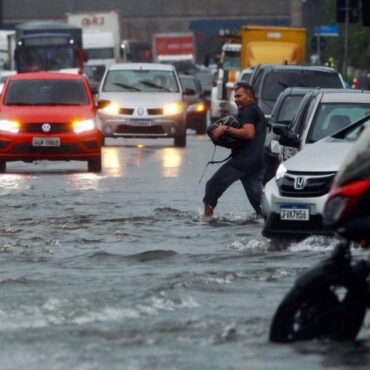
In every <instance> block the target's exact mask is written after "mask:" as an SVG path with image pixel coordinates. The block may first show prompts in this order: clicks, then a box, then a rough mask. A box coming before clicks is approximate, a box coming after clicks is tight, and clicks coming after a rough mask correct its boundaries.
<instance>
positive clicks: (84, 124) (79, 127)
mask: <svg viewBox="0 0 370 370" xmlns="http://www.w3.org/2000/svg"><path fill="white" fill-rule="evenodd" d="M95 127H96V124H95V120H93V119H85V120H83V121H74V122H73V131H74V132H75V133H76V134H80V133H81V132H86V131H91V130H94V129H95Z"/></svg>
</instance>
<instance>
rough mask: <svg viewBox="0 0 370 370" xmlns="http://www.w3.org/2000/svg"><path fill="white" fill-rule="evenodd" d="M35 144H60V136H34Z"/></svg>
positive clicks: (33, 141)
mask: <svg viewBox="0 0 370 370" xmlns="http://www.w3.org/2000/svg"><path fill="white" fill-rule="evenodd" d="M32 145H33V146H60V138H59V137H33V138H32Z"/></svg>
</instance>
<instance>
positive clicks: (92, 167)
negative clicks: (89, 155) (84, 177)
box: [87, 156, 102, 172]
mask: <svg viewBox="0 0 370 370" xmlns="http://www.w3.org/2000/svg"><path fill="white" fill-rule="evenodd" d="M87 170H88V171H89V172H101V170H102V165H101V156H99V157H96V158H93V159H89V160H88V161H87Z"/></svg>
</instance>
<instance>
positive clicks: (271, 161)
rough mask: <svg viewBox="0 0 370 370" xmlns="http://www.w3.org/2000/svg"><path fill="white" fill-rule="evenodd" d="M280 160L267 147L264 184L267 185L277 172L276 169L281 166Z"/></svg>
mask: <svg viewBox="0 0 370 370" xmlns="http://www.w3.org/2000/svg"><path fill="white" fill-rule="evenodd" d="M279 164H280V162H279V160H278V159H277V158H275V157H273V156H272V155H269V154H268V153H267V152H266V149H265V155H264V166H265V173H264V176H263V185H265V184H266V183H267V182H268V181H270V180H271V179H272V178H273V177H274V176H275V174H276V170H277V169H278V167H279Z"/></svg>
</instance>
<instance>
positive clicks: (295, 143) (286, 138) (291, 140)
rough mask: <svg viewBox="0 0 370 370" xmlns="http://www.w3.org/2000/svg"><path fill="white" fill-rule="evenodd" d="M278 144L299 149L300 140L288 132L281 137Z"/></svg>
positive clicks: (294, 134)
mask: <svg viewBox="0 0 370 370" xmlns="http://www.w3.org/2000/svg"><path fill="white" fill-rule="evenodd" d="M279 144H280V145H284V146H290V147H292V148H299V146H300V145H301V139H300V138H299V137H298V135H297V134H296V133H294V132H288V133H286V134H285V135H281V136H280V139H279Z"/></svg>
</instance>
